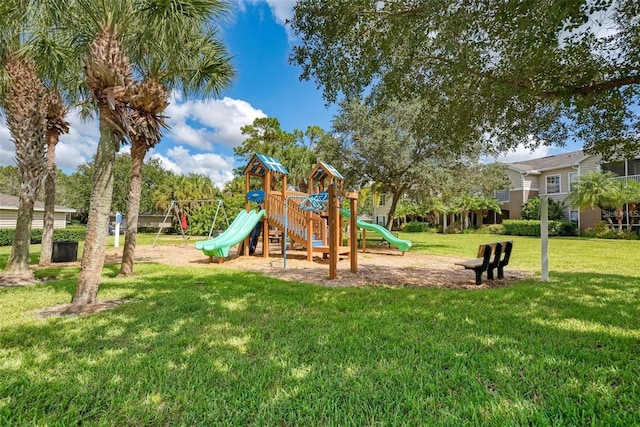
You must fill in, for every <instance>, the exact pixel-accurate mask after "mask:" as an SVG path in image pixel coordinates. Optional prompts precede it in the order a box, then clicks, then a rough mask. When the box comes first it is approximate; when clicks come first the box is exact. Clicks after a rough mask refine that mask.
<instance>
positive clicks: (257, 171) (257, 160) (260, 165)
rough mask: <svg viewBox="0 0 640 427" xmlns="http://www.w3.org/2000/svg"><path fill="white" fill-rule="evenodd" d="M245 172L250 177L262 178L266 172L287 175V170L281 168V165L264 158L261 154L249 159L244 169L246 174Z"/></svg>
mask: <svg viewBox="0 0 640 427" xmlns="http://www.w3.org/2000/svg"><path fill="white" fill-rule="evenodd" d="M247 170H248V171H249V173H250V174H251V175H258V176H263V175H264V173H265V172H266V171H267V170H272V171H275V172H279V173H283V174H285V175H289V172H288V171H287V168H285V167H284V166H282V163H280V162H279V161H278V160H277V159H274V158H273V157H269V156H265V155H263V154H254V155H253V157H251V160H250V161H249V164H248V165H247V167H246V168H245V169H244V172H245V173H247Z"/></svg>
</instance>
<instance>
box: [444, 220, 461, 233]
mask: <svg viewBox="0 0 640 427" xmlns="http://www.w3.org/2000/svg"><path fill="white" fill-rule="evenodd" d="M446 233H447V234H459V233H460V223H459V222H452V223H451V224H449V225H448V226H447V228H446Z"/></svg>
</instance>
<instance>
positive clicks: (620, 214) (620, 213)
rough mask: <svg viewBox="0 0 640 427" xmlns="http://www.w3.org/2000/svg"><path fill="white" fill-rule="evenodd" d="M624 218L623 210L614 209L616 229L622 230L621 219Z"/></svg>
mask: <svg viewBox="0 0 640 427" xmlns="http://www.w3.org/2000/svg"><path fill="white" fill-rule="evenodd" d="M623 219H624V211H623V210H622V209H620V208H617V209H616V221H618V231H619V232H621V231H622V220H623Z"/></svg>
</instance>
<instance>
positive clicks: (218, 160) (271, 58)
mask: <svg viewBox="0 0 640 427" xmlns="http://www.w3.org/2000/svg"><path fill="white" fill-rule="evenodd" d="M294 3H295V0H235V1H234V3H233V6H234V8H233V13H232V14H231V16H230V17H229V18H228V20H226V21H225V22H223V23H222V24H221V26H222V37H223V40H224V42H225V43H226V45H227V48H228V50H229V52H230V53H231V55H232V56H233V57H234V58H233V64H234V66H235V67H236V70H237V78H236V80H235V82H234V84H233V85H232V86H231V87H229V88H228V89H227V90H225V91H224V92H223V93H222V94H221V96H220V98H218V99H213V100H208V101H203V100H199V99H180V98H179V97H178V98H176V97H174V98H173V99H172V102H171V104H170V105H169V107H168V109H167V112H166V115H167V116H169V120H168V123H169V125H170V126H171V129H170V130H169V131H167V132H166V133H165V137H164V139H163V140H162V142H161V143H160V144H158V146H156V147H155V149H154V150H153V151H152V152H151V153H150V154H148V157H149V156H153V157H156V158H159V159H160V160H161V161H162V163H163V165H164V167H165V168H167V169H171V170H172V171H174V172H175V173H177V174H190V173H203V174H206V175H208V176H209V177H210V178H211V179H212V181H213V182H214V184H216V185H218V186H222V185H224V183H225V182H226V181H228V180H230V179H231V178H232V176H233V175H232V170H233V168H234V167H236V166H238V164H237V163H236V162H235V159H234V158H233V147H235V146H237V145H239V144H241V143H242V140H243V136H242V134H241V133H240V128H241V127H242V126H244V125H246V124H250V123H252V122H253V120H255V119H256V118H257V117H265V116H269V117H276V118H277V119H278V120H279V121H280V124H281V127H282V129H284V130H286V131H289V132H292V131H293V130H294V129H299V130H303V131H304V130H305V129H306V128H307V127H308V126H311V125H318V126H320V127H321V128H323V129H325V130H330V128H331V120H332V117H333V116H334V115H335V113H336V111H337V109H336V107H335V106H331V107H329V108H327V107H326V106H325V102H324V100H323V99H322V96H321V92H320V91H319V90H317V89H316V87H315V86H316V85H315V82H313V81H311V82H301V81H300V80H299V75H300V69H299V68H298V67H294V66H293V65H290V64H289V61H288V59H289V54H290V52H291V46H292V45H293V44H294V42H295V41H294V40H293V39H292V35H291V34H290V32H289V31H288V30H287V28H286V27H285V24H284V22H285V20H286V19H287V18H290V17H291V16H292V14H293V5H294ZM69 121H70V122H71V124H72V127H71V131H70V133H69V135H64V136H63V137H62V138H61V141H60V143H59V144H58V147H57V149H56V160H57V164H58V167H59V168H61V169H62V170H63V171H64V172H66V173H72V172H73V171H74V170H75V169H76V167H77V166H78V165H80V164H82V163H85V162H87V161H90V160H91V159H92V158H93V156H94V154H95V152H96V147H97V144H98V136H99V135H98V126H97V122H96V121H89V122H84V123H83V122H82V121H81V120H80V119H79V118H78V117H77V116H76V115H75V114H73V112H72V114H71V115H70V117H69ZM573 149H576V148H573ZM122 150H123V151H127V150H128V147H127V146H125V147H123V148H122ZM567 150H570V148H567V149H565V151H567ZM559 151H560V150H558V149H555V150H550V149H549V148H548V147H541V148H540V149H539V150H537V151H536V152H534V153H530V152H529V151H528V150H516V151H515V152H513V153H509V155H508V157H507V158H506V160H510V161H515V160H522V159H524V158H531V157H541V156H545V155H547V154H551V153H555V152H559ZM13 164H15V161H14V147H13V143H12V142H11V138H10V135H9V131H8V129H7V127H6V124H5V123H4V121H2V122H1V123H0V166H6V165H13Z"/></svg>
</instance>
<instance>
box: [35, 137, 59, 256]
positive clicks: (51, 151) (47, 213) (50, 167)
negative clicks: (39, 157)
mask: <svg viewBox="0 0 640 427" xmlns="http://www.w3.org/2000/svg"><path fill="white" fill-rule="evenodd" d="M58 136H59V135H58V133H57V132H55V131H47V172H46V175H45V178H44V218H43V226H42V245H41V246H42V248H41V250H40V261H39V263H38V265H40V266H41V267H45V266H48V265H50V264H51V255H52V253H53V224H54V221H55V204H56V144H57V143H58Z"/></svg>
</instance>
